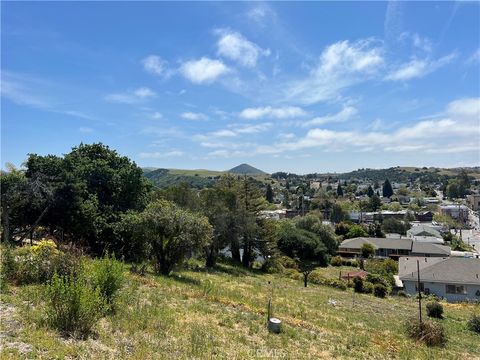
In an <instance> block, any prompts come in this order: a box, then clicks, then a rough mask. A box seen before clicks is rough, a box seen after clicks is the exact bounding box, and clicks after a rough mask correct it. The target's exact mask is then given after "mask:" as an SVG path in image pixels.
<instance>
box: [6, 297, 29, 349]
mask: <svg viewBox="0 0 480 360" xmlns="http://www.w3.org/2000/svg"><path fill="white" fill-rule="evenodd" d="M16 317H17V309H16V308H15V306H13V305H11V304H7V303H5V302H3V301H0V352H4V351H7V350H9V349H11V350H16V351H17V352H19V353H20V354H27V353H29V352H31V351H32V350H33V347H32V345H30V344H26V343H24V342H21V341H17V340H18V334H19V333H20V331H21V330H22V323H21V322H20V321H18V320H17V319H16Z"/></svg>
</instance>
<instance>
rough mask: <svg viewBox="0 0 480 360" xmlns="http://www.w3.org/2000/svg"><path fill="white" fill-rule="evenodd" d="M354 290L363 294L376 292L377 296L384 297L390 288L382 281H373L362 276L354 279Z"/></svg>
mask: <svg viewBox="0 0 480 360" xmlns="http://www.w3.org/2000/svg"><path fill="white" fill-rule="evenodd" d="M353 290H354V291H355V292H357V293H362V294H374V295H375V296H377V297H380V298H384V297H386V296H387V295H388V293H389V288H388V287H387V286H385V285H384V284H383V283H381V282H377V283H372V282H370V281H368V280H365V281H364V280H363V279H362V278H355V279H353Z"/></svg>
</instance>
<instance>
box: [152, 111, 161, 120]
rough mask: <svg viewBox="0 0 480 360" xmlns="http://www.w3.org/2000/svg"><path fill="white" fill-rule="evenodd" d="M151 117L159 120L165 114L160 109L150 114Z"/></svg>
mask: <svg viewBox="0 0 480 360" xmlns="http://www.w3.org/2000/svg"><path fill="white" fill-rule="evenodd" d="M150 117H151V118H152V119H154V120H158V119H161V118H163V115H162V114H161V113H159V112H158V111H155V112H154V113H153V114H151V115H150Z"/></svg>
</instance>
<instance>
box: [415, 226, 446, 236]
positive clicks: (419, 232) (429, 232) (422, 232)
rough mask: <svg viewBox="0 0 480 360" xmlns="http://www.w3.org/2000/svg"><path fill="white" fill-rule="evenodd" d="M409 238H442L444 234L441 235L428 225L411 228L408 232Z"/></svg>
mask: <svg viewBox="0 0 480 360" xmlns="http://www.w3.org/2000/svg"><path fill="white" fill-rule="evenodd" d="M407 236H408V237H410V238H413V237H414V236H428V237H435V238H442V234H440V232H439V231H438V230H436V229H434V228H432V227H430V226H427V225H417V226H414V227H412V228H410V229H409V230H407Z"/></svg>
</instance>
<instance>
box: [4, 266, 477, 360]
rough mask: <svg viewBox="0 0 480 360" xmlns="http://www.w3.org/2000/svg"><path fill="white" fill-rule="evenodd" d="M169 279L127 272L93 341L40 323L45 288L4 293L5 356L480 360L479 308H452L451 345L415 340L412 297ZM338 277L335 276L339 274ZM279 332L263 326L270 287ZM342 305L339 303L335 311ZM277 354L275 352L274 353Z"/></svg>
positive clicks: (223, 276) (273, 278) (235, 272)
mask: <svg viewBox="0 0 480 360" xmlns="http://www.w3.org/2000/svg"><path fill="white" fill-rule="evenodd" d="M191 267H192V269H195V270H183V271H179V272H175V273H174V274H173V275H172V276H170V277H164V276H154V275H153V274H151V273H148V274H147V276H146V277H140V276H138V275H130V274H129V275H128V281H127V284H126V285H125V286H124V288H123V290H122V291H121V294H120V298H119V306H118V308H117V311H116V312H115V314H113V315H110V316H108V317H106V318H104V319H102V320H101V321H100V323H98V324H97V326H96V329H95V334H94V336H92V337H90V338H89V339H88V340H72V339H69V340H65V339H64V338H62V337H61V336H59V335H58V333H56V332H54V331H52V330H49V329H48V328H45V327H44V326H43V325H42V322H41V317H42V300H41V296H40V294H39V293H38V287H35V286H24V287H18V288H17V287H14V288H12V289H11V290H10V293H9V294H7V295H2V298H1V302H0V305H1V306H0V311H1V312H2V314H1V315H2V318H4V316H5V314H4V313H7V312H8V314H9V316H10V318H9V321H8V322H6V321H5V322H2V324H1V335H2V343H3V345H4V346H3V349H2V350H1V352H0V357H1V358H14V359H16V358H39V357H41V358H45V359H47V358H48V359H52V358H99V359H105V358H115V359H145V358H149V359H172V358H175V359H193V358H195V359H213V358H219V359H255V358H267V357H272V356H273V357H274V358H284V359H318V358H327V359H392V358H402V359H406V358H409V359H459V358H463V359H478V358H480V341H479V338H478V335H477V334H475V333H473V332H471V331H468V330H467V328H466V326H465V322H466V319H467V318H468V317H469V316H470V314H471V313H472V311H473V309H474V308H473V306H472V305H465V304H458V305H452V304H445V305H444V307H445V314H444V315H445V319H444V320H439V321H441V322H442V323H443V325H444V327H445V330H446V333H447V336H448V339H449V341H448V342H447V345H446V346H445V347H444V348H428V347H426V346H425V345H422V344H419V343H416V342H414V341H411V340H410V339H408V338H407V337H406V336H405V334H404V333H403V323H404V322H405V321H406V320H407V319H408V318H410V316H412V315H414V314H416V311H417V302H416V301H415V300H414V299H406V298H398V297H390V298H387V299H378V298H375V297H373V296H371V295H363V294H355V295H353V292H352V291H351V290H348V291H341V290H336V289H333V288H330V287H324V286H316V285H309V287H308V288H304V287H303V286H302V282H301V281H297V280H292V279H288V278H284V277H281V276H280V275H266V274H262V273H259V272H254V271H246V270H243V269H241V268H238V267H234V266H230V265H226V264H223V265H220V266H219V267H218V268H217V269H216V270H215V271H210V272H207V271H205V269H203V267H202V266H201V264H199V263H196V262H191ZM333 270H335V271H337V270H336V269H333ZM269 282H272V283H273V285H274V290H273V314H274V315H275V316H276V317H278V318H280V319H281V320H282V321H283V332H282V333H281V334H278V335H276V334H269V333H268V332H267V330H266V328H265V321H266V308H267V303H268V298H269V294H270V292H271V288H270V287H269V286H270V285H269ZM330 299H332V300H335V301H336V306H332V305H330V304H329V300H330ZM272 354H273V355H272Z"/></svg>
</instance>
